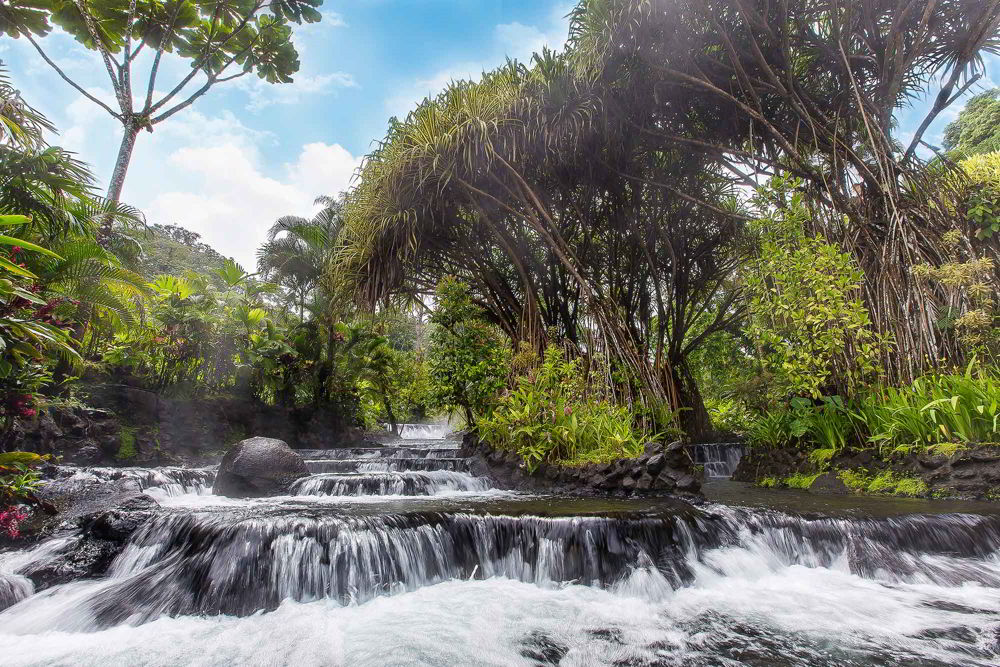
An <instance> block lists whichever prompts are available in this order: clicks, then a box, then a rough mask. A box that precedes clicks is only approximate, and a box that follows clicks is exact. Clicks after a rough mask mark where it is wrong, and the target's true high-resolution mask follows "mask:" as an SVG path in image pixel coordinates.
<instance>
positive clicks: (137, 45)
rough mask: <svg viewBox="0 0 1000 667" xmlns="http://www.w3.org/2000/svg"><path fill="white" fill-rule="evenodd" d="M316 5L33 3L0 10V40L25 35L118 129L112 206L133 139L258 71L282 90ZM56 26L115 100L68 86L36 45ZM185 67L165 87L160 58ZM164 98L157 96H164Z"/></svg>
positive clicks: (301, 1)
mask: <svg viewBox="0 0 1000 667" xmlns="http://www.w3.org/2000/svg"><path fill="white" fill-rule="evenodd" d="M321 4H322V0H40V1H35V2H4V3H2V4H0V34H2V35H9V36H11V37H23V38H24V39H26V40H28V41H29V42H30V43H31V45H32V46H33V47H34V48H35V50H36V51H37V52H38V54H39V55H40V56H41V57H42V59H43V60H44V61H45V62H46V63H47V64H48V65H49V66H50V67H51V68H52V69H53V70H54V71H55V73H56V74H58V75H59V77H60V78H62V79H63V80H64V81H65V82H66V83H68V84H69V85H70V86H72V87H73V88H74V89H75V90H76V91H77V92H78V93H80V94H81V95H82V96H84V97H85V98H87V99H88V100H89V101H90V102H92V103H93V104H95V105H97V106H98V107H100V108H101V109H103V110H104V111H106V112H107V113H108V114H110V115H111V117H112V118H114V119H115V120H117V121H118V122H119V123H121V126H122V140H121V146H120V147H119V150H118V158H117V160H116V161H115V167H114V171H113V172H112V175H111V182H110V184H109V186H108V193H107V199H109V200H111V201H118V199H119V198H120V196H121V191H122V185H123V183H124V181H125V173H126V171H127V170H128V165H129V161H130V159H131V157H132V151H133V148H134V147H135V141H136V138H137V137H138V135H139V132H140V131H142V130H148V131H150V132H152V131H153V128H154V127H155V126H156V125H158V124H159V123H162V122H164V121H165V120H167V119H168V118H170V117H171V116H173V115H174V114H176V113H177V112H179V111H181V110H183V109H186V108H187V107H189V106H191V105H192V104H193V103H194V102H195V101H196V100H197V99H198V98H200V97H201V96H203V95H204V94H205V93H207V92H208V91H209V90H210V89H211V88H212V87H213V86H215V85H216V84H220V83H225V82H227V81H232V80H234V79H238V78H240V77H243V76H246V75H247V74H251V73H255V74H256V75H257V76H258V77H260V78H261V79H263V80H265V81H267V82H269V83H289V82H291V81H292V75H293V74H294V73H295V72H297V71H298V68H299V59H298V53H297V52H296V50H295V46H294V44H293V43H292V25H293V24H299V23H301V22H302V21H306V22H308V23H313V22H316V21H319V20H320V18H321V17H322V15H321V14H320V12H319V11H318V9H317V8H318V7H319V6H320V5H321ZM53 25H55V26H58V27H59V28H61V29H62V30H65V31H66V32H67V33H69V34H70V35H72V36H73V37H74V38H75V39H76V40H77V41H79V42H80V43H81V44H83V45H84V46H85V47H86V48H88V49H91V50H94V51H96V52H97V53H98V55H99V56H100V59H101V61H102V62H103V64H104V69H105V70H106V72H107V75H108V81H109V83H110V84H111V89H112V90H113V91H114V100H113V101H110V100H104V99H101V98H100V97H99V96H97V95H95V94H93V93H92V92H90V91H89V90H88V88H87V87H86V86H85V85H83V84H81V83H80V82H79V81H75V80H74V79H73V78H72V77H71V76H70V75H69V73H67V72H66V71H65V70H64V69H63V68H62V67H60V65H59V61H58V58H56V57H53V56H52V55H51V54H50V52H49V51H48V50H47V49H46V44H45V42H44V41H43V40H42V37H44V36H45V35H46V34H48V33H49V32H50V31H51V29H52V27H53ZM170 57H180V58H183V59H185V60H188V61H189V62H190V65H191V69H190V71H189V72H187V73H186V74H185V75H184V76H182V77H180V78H179V80H177V81H172V82H170V83H169V84H168V86H164V85H163V84H164V82H163V81H162V80H160V76H161V66H162V64H163V61H164V58H170ZM164 90H165V91H166V92H163V91H164Z"/></svg>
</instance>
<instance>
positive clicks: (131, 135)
mask: <svg viewBox="0 0 1000 667" xmlns="http://www.w3.org/2000/svg"><path fill="white" fill-rule="evenodd" d="M124 129H125V134H124V135H123V136H122V143H121V146H120V147H119V148H118V159H117V160H115V170H114V171H113V172H112V173H111V183H110V184H109V185H108V199H110V200H111V201H113V202H117V201H118V200H119V199H120V198H121V196H122V186H123V185H124V184H125V172H127V171H128V165H129V162H131V160H132V149H134V148H135V138H136V137H137V136H139V126H138V125H137V124H136V123H135V122H134V121H129V122H127V123H126V124H125V128H124ZM105 225H107V227H106V228H103V227H102V230H101V231H102V232H106V231H110V226H111V219H110V218H108V220H107V221H106V222H105Z"/></svg>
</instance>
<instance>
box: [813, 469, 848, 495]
mask: <svg viewBox="0 0 1000 667" xmlns="http://www.w3.org/2000/svg"><path fill="white" fill-rule="evenodd" d="M809 492H810V493H825V494H830V495H847V494H848V493H849V492H850V489H848V488H847V485H846V484H844V482H843V481H842V480H841V479H840V478H839V477H837V476H836V475H835V474H833V473H832V472H828V473H824V474H822V475H820V476H819V477H817V478H816V479H815V480H813V483H812V486H810V487H809Z"/></svg>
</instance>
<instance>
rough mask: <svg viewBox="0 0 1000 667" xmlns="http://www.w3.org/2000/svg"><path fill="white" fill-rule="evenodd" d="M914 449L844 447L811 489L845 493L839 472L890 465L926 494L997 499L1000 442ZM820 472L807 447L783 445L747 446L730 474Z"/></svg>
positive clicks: (753, 478)
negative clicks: (949, 450) (880, 451)
mask: <svg viewBox="0 0 1000 667" xmlns="http://www.w3.org/2000/svg"><path fill="white" fill-rule="evenodd" d="M918 449H921V451H914V452H912V453H909V454H896V455H892V456H889V457H888V458H887V459H883V458H880V457H879V456H878V455H877V452H875V451H873V450H845V451H844V452H841V453H840V454H838V455H836V456H834V458H833V459H832V460H831V461H830V465H829V470H830V471H832V472H831V474H828V475H823V477H821V478H820V479H819V480H817V482H819V483H818V484H817V483H814V485H813V487H812V488H811V489H810V490H814V491H819V492H824V493H830V492H833V493H837V492H839V493H847V492H848V489H847V488H846V487H845V486H844V485H843V484H842V483H840V482H839V480H838V479H837V473H839V472H840V471H843V470H865V471H867V473H868V474H870V475H877V474H878V473H880V472H884V471H886V470H890V471H892V472H893V473H895V474H896V475H898V476H899V477H908V478H915V479H919V480H921V481H923V482H924V483H925V484H926V485H927V488H928V495H930V496H933V497H936V498H964V499H980V500H1000V445H998V444H981V445H970V446H966V447H963V448H960V449H959V450H958V451H957V452H955V454H954V455H952V456H945V455H943V454H935V453H933V452H930V453H928V452H926V451H923V450H922V448H918ZM816 472H819V470H818V469H817V468H816V466H815V465H813V464H812V462H810V461H809V456H808V452H805V451H802V450H800V449H797V448H793V447H787V448H782V449H772V450H753V449H751V450H749V451H748V452H747V454H746V455H744V457H743V458H742V459H741V460H740V465H739V466H738V467H737V469H736V472H735V473H734V474H733V479H734V480H736V481H743V482H759V481H760V480H762V479H764V478H766V477H772V478H775V479H778V480H781V479H783V478H785V477H788V476H790V475H793V474H795V473H805V474H815V473H816Z"/></svg>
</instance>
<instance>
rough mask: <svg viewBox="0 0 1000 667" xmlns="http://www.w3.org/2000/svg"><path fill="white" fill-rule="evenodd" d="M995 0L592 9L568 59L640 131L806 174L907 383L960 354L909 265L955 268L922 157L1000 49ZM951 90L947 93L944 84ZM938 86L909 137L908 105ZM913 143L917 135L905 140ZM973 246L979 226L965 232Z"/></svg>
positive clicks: (734, 171)
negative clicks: (948, 260)
mask: <svg viewBox="0 0 1000 667" xmlns="http://www.w3.org/2000/svg"><path fill="white" fill-rule="evenodd" d="M998 23H1000V2H997V0H859V1H858V2H839V1H836V0H788V1H785V2H774V1H771V0H583V1H582V2H581V3H580V5H579V6H578V7H577V9H576V10H575V11H574V13H573V16H572V23H571V39H570V48H569V52H570V54H571V57H572V58H573V60H574V62H575V63H576V65H577V67H578V68H579V70H580V71H581V73H582V74H583V75H584V76H586V77H588V78H589V79H591V80H593V81H595V82H597V85H600V86H601V87H602V90H604V91H605V95H604V101H605V104H607V105H609V106H610V107H613V108H616V109H620V110H621V112H622V114H623V117H625V118H627V120H628V122H629V123H631V124H632V126H633V129H634V131H635V132H637V133H641V134H643V135H644V136H647V137H649V139H650V140H651V141H658V142H660V144H661V146H663V147H664V149H667V148H669V147H673V148H675V149H677V150H684V151H688V152H691V153H699V154H701V155H704V156H705V157H706V158H707V159H709V160H711V161H712V163H714V164H715V165H716V167H717V168H718V170H719V172H720V173H724V174H728V177H729V178H730V179H731V180H732V182H734V183H743V184H746V185H749V186H751V187H753V186H755V185H757V184H759V183H761V182H762V179H764V178H767V177H769V176H770V175H773V174H775V173H778V172H784V173H788V174H791V175H792V176H794V177H796V178H799V179H802V181H803V182H804V184H805V185H804V187H805V189H806V191H807V194H808V200H809V203H810V206H811V208H812V212H813V215H812V220H813V224H814V227H815V229H814V230H813V231H814V232H816V233H823V234H825V235H827V236H828V237H829V238H831V239H833V240H835V241H836V242H839V243H840V244H841V245H842V246H843V247H845V248H846V249H848V250H850V252H851V253H852V254H853V256H854V257H855V259H856V261H857V263H858V265H859V266H860V267H861V268H862V269H863V270H864V273H865V276H866V278H865V281H864V297H865V303H866V306H867V308H868V310H869V312H870V314H871V320H872V322H873V326H874V328H875V329H876V330H877V331H878V332H880V333H882V334H885V335H887V336H889V337H891V338H892V339H893V341H894V348H892V349H891V351H890V349H889V348H887V351H886V354H885V359H884V365H885V368H886V370H887V371H888V373H889V376H890V378H891V379H893V380H906V379H909V378H912V377H913V376H914V375H915V374H918V373H920V372H921V371H922V370H923V369H924V368H926V366H927V364H936V363H938V362H939V361H940V360H942V359H949V360H951V361H960V359H961V350H960V349H959V347H958V346H957V345H956V341H955V340H954V338H953V337H949V336H948V335H946V334H945V333H944V332H943V331H942V330H941V328H940V327H939V326H938V320H939V319H940V318H941V317H943V316H944V315H945V314H946V313H945V308H944V306H943V303H944V300H945V298H946V292H947V290H945V289H943V288H942V286H940V285H938V286H934V285H931V284H928V283H927V282H926V281H920V280H917V279H916V278H915V276H914V275H913V271H912V268H913V267H915V266H917V265H920V264H928V265H932V266H938V265H940V264H942V263H943V262H944V261H945V257H944V254H943V252H942V249H941V247H942V244H941V239H942V237H943V236H944V235H945V234H946V233H947V232H948V231H949V230H950V229H952V227H953V226H955V225H956V224H957V225H958V226H959V227H963V222H962V221H961V220H959V219H956V216H955V215H954V213H953V207H951V206H949V205H948V199H949V198H951V197H952V196H953V195H952V193H950V192H948V188H947V187H944V186H943V185H942V181H941V179H940V178H935V174H934V173H933V172H932V171H929V170H928V169H926V165H925V164H924V163H923V161H922V160H921V159H920V157H919V156H920V152H919V149H920V148H921V146H924V145H925V144H924V135H925V133H926V131H927V129H928V127H930V125H931V124H932V123H933V121H934V120H935V119H936V118H938V116H939V115H940V113H941V112H942V111H943V110H944V109H945V108H946V107H947V106H948V105H950V104H952V103H953V102H955V100H956V99H957V98H958V97H960V96H961V94H963V93H964V92H965V91H966V90H968V89H969V88H970V87H971V86H972V85H974V83H975V82H976V81H977V80H978V79H979V78H981V76H982V74H983V60H982V58H983V54H986V53H993V54H996V53H998V50H1000V36H998ZM937 83H940V85H939V87H937V89H936V90H933V89H932V88H931V87H932V84H935V85H936V84H937ZM928 92H930V93H931V94H932V99H933V102H932V103H931V105H930V107H929V109H928V110H927V113H926V116H925V118H924V119H923V120H922V121H921V122H920V123H919V124H918V126H917V128H916V131H915V132H914V133H913V135H912V137H909V136H908V137H904V136H903V135H902V134H901V133H900V132H899V128H898V122H897V118H896V116H897V112H898V111H899V109H900V108H901V107H903V106H904V105H906V104H908V103H910V102H911V101H912V100H913V99H914V98H916V97H918V96H920V95H922V94H924V93H928ZM904 138H905V141H903V140H904ZM961 231H962V232H963V234H964V236H965V238H966V241H965V242H964V248H965V249H966V251H968V252H970V253H975V252H978V251H981V252H990V253H994V254H995V248H994V249H989V248H980V249H978V250H977V249H976V248H974V244H973V243H972V242H971V241H969V240H968V236H969V235H968V231H969V230H968V229H964V228H963V229H961Z"/></svg>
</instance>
